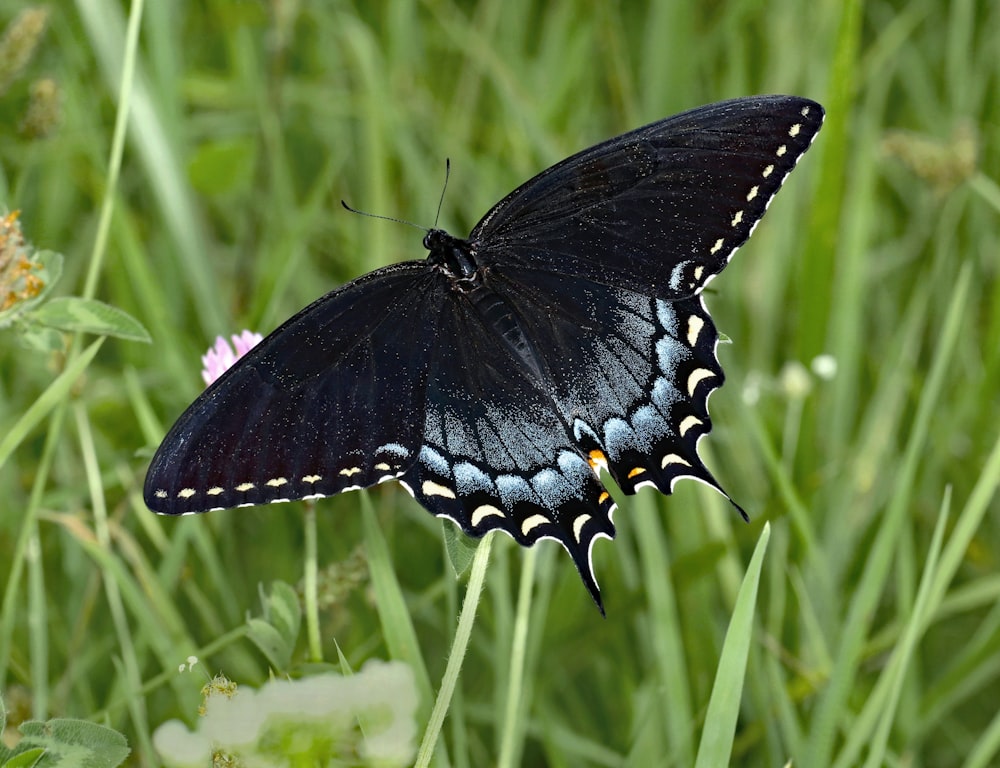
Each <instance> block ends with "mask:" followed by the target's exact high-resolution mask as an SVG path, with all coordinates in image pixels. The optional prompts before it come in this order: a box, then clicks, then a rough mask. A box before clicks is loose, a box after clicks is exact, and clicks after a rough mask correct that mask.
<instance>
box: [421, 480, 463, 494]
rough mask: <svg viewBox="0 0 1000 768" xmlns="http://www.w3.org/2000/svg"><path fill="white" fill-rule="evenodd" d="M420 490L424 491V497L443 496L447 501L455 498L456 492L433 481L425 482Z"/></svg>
mask: <svg viewBox="0 0 1000 768" xmlns="http://www.w3.org/2000/svg"><path fill="white" fill-rule="evenodd" d="M420 490H421V491H423V494H424V496H443V497H444V498H446V499H454V498H455V492H454V491H453V490H452V489H451V488H448V487H447V486H444V485H441V484H440V483H435V482H434V481H433V480H424V484H423V485H422V486H420Z"/></svg>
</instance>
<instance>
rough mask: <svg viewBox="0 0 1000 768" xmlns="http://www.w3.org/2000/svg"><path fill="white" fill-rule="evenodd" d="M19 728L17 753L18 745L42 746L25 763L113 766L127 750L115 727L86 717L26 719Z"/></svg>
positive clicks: (43, 767) (62, 767)
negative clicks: (34, 758)
mask: <svg viewBox="0 0 1000 768" xmlns="http://www.w3.org/2000/svg"><path fill="white" fill-rule="evenodd" d="M19 730H20V731H21V733H22V735H23V736H24V738H22V739H21V741H20V743H19V744H18V748H19V753H20V747H22V746H23V747H24V748H25V752H27V751H28V750H31V749H36V748H41V749H43V750H44V755H43V756H42V757H41V759H40V760H38V761H37V762H36V763H26V765H37V766H38V768H57V767H58V768H115V766H118V765H121V764H122V763H123V762H124V761H125V758H126V757H128V754H129V752H130V751H131V750H130V749H129V746H128V742H127V741H126V740H125V737H124V736H123V735H122V734H120V733H118V731H115V730H112V729H111V728H107V727H105V726H103V725H98V724H97V723H90V722H87V721H86V720H70V719H56V720H49V721H48V722H45V723H43V722H40V721H38V720H29V721H28V722H26V723H22V724H21V727H20V729H19Z"/></svg>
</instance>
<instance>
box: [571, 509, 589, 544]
mask: <svg viewBox="0 0 1000 768" xmlns="http://www.w3.org/2000/svg"><path fill="white" fill-rule="evenodd" d="M590 520H591V516H590V515H588V514H586V513H584V514H582V515H577V518H576V520H574V521H573V537H574V538H575V539H576V543H577V544H579V543H580V534H581V533H583V526H585V525H586V524H587V523H588V522H590Z"/></svg>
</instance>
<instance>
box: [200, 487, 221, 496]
mask: <svg viewBox="0 0 1000 768" xmlns="http://www.w3.org/2000/svg"><path fill="white" fill-rule="evenodd" d="M223 491H224V489H223V488H220V487H219V486H217V485H216V486H214V487H212V488H209V489H208V490H207V491H205V493H207V494H208V495H209V496H218V495H219V494H221V493H222V492H223Z"/></svg>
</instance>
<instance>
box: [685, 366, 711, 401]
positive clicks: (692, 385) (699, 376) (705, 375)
mask: <svg viewBox="0 0 1000 768" xmlns="http://www.w3.org/2000/svg"><path fill="white" fill-rule="evenodd" d="M713 376H715V374H714V373H712V372H711V371H710V370H708V369H707V368H695V369H694V370H693V371H691V375H690V376H688V395H690V396H691V397H694V391H695V389H696V388H697V387H698V385H699V384H700V383H701V382H702V381H704V380H705V379H710V378H712V377H713Z"/></svg>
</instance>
